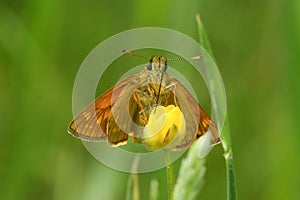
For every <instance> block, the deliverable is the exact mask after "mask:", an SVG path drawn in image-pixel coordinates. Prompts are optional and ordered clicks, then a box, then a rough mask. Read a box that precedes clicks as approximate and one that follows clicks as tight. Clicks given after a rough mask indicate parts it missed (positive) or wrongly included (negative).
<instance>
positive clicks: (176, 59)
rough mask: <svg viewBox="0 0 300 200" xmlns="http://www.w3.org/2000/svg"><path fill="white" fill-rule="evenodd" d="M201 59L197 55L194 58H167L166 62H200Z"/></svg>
mask: <svg viewBox="0 0 300 200" xmlns="http://www.w3.org/2000/svg"><path fill="white" fill-rule="evenodd" d="M202 58H203V57H202V56H200V55H198V56H194V57H191V58H182V57H179V58H167V60H168V61H179V60H200V59H202Z"/></svg>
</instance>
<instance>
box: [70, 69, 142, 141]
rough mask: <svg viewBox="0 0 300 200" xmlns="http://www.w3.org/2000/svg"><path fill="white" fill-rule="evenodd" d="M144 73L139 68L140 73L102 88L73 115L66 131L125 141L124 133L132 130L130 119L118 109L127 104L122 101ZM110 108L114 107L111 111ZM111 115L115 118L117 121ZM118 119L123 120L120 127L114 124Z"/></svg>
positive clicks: (83, 137) (90, 137)
mask: <svg viewBox="0 0 300 200" xmlns="http://www.w3.org/2000/svg"><path fill="white" fill-rule="evenodd" d="M144 74H145V72H144V71H142V72H141V73H140V74H137V75H133V76H130V77H128V78H126V79H125V80H123V81H121V82H120V83H118V84H117V85H116V86H115V87H112V88H111V89H109V90H108V91H106V92H105V93H104V94H103V95H101V96H100V97H98V98H97V99H96V100H95V101H94V102H93V103H91V104H90V105H89V106H88V107H87V108H85V109H84V110H83V111H82V112H81V113H79V114H78V115H77V116H76V117H75V118H74V119H73V121H72V122H71V124H70V125H69V128H68V131H69V132H70V133H71V134H72V135H74V136H76V137H79V138H81V139H85V140H89V141H99V140H107V141H108V143H109V144H111V145H113V146H118V145H121V144H125V143H126V142H127V139H128V133H129V132H130V131H132V130H130V129H131V122H132V120H131V119H128V118H126V116H124V115H122V113H123V112H122V110H123V109H124V106H128V105H125V104H126V102H127V103H128V99H129V98H130V97H131V96H132V94H133V93H134V90H135V88H137V86H138V85H139V84H140V79H141V78H144ZM131 104H132V105H130V106H132V107H133V108H135V107H136V105H134V102H132V103H131ZM112 108H114V109H116V110H117V112H114V115H113V114H112ZM118 110H119V111H118ZM115 118H117V119H118V120H117V121H118V123H116V120H115ZM120 122H123V123H124V124H122V126H123V127H122V128H120V127H119V126H118V125H120ZM124 129H126V130H125V131H124Z"/></svg>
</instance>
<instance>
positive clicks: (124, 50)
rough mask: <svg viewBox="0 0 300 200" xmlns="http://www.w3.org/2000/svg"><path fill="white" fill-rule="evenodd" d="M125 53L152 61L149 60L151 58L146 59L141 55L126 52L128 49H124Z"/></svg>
mask: <svg viewBox="0 0 300 200" xmlns="http://www.w3.org/2000/svg"><path fill="white" fill-rule="evenodd" d="M123 53H126V54H129V55H132V56H136V57H139V58H143V59H147V60H150V58H149V57H146V56H141V55H138V54H135V53H132V52H131V51H129V50H126V49H124V50H123Z"/></svg>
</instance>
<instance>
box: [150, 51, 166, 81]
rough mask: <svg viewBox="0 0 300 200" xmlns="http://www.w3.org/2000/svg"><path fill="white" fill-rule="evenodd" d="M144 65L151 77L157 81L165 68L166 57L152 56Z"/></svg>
mask: <svg viewBox="0 0 300 200" xmlns="http://www.w3.org/2000/svg"><path fill="white" fill-rule="evenodd" d="M146 67H147V70H148V72H149V74H151V76H152V78H154V80H156V81H159V80H160V79H161V76H162V73H163V72H165V71H166V70H167V58H166V57H164V56H153V57H151V59H150V61H149V63H148V64H147V66H146Z"/></svg>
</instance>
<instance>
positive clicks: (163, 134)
mask: <svg viewBox="0 0 300 200" xmlns="http://www.w3.org/2000/svg"><path fill="white" fill-rule="evenodd" d="M184 131H185V120H184V116H183V114H182V112H181V111H180V109H179V107H178V106H174V105H169V106H167V107H164V106H157V107H156V108H154V109H153V110H152V111H151V113H150V116H149V120H148V124H147V125H146V127H145V129H144V133H143V136H144V144H145V145H146V147H147V148H148V149H149V150H158V149H161V148H168V149H171V148H172V147H174V145H175V144H176V143H177V142H178V141H180V140H181V139H182V138H183V135H184V134H183V133H184Z"/></svg>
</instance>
